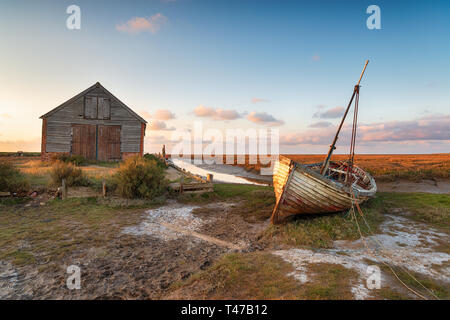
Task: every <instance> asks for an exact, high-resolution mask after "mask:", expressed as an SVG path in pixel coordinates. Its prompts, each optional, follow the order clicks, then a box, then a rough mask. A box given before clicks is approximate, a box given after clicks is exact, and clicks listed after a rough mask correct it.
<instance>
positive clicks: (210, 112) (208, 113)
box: [194, 105, 242, 120]
mask: <svg viewBox="0 0 450 320" xmlns="http://www.w3.org/2000/svg"><path fill="white" fill-rule="evenodd" d="M194 114H195V115H196V116H197V117H209V118H213V119H214V120H236V119H238V118H241V117H242V115H241V114H239V112H237V111H236V110H225V109H214V108H212V107H207V106H204V105H199V106H197V107H196V108H195V109H194Z"/></svg>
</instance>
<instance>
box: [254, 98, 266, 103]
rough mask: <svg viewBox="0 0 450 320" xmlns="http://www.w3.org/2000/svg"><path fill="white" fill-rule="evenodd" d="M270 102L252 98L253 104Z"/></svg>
mask: <svg viewBox="0 0 450 320" xmlns="http://www.w3.org/2000/svg"><path fill="white" fill-rule="evenodd" d="M260 102H269V100H267V99H264V98H252V103H260Z"/></svg>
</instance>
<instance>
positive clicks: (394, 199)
mask: <svg viewBox="0 0 450 320" xmlns="http://www.w3.org/2000/svg"><path fill="white" fill-rule="evenodd" d="M378 198H380V200H381V201H382V202H383V206H384V208H385V211H386V212H392V209H401V210H402V211H404V212H405V213H408V218H411V219H414V220H416V221H420V222H424V223H429V224H432V225H433V226H437V227H441V228H444V229H447V230H448V229H450V195H448V194H433V193H388V192H382V193H379V194H378Z"/></svg>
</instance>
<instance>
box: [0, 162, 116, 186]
mask: <svg viewBox="0 0 450 320" xmlns="http://www.w3.org/2000/svg"><path fill="white" fill-rule="evenodd" d="M0 160H4V161H8V162H12V163H13V164H14V165H15V166H16V167H17V168H18V169H19V170H20V171H21V172H22V173H24V174H25V175H26V176H27V177H28V179H29V180H30V183H31V185H32V186H47V185H48V184H49V182H50V172H51V170H52V168H53V163H52V162H48V161H41V160H40V157H31V156H30V157H14V156H3V157H0ZM80 169H81V170H82V171H83V173H84V174H85V175H86V176H87V177H88V178H90V179H96V180H102V179H108V178H109V177H111V176H112V175H113V174H114V173H116V171H117V165H115V164H113V166H110V165H109V164H108V166H101V165H96V164H92V165H87V166H81V167H80Z"/></svg>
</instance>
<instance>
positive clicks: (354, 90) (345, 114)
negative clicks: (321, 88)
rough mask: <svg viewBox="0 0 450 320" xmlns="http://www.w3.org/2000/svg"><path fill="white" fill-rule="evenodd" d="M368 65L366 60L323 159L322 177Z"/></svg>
mask: <svg viewBox="0 0 450 320" xmlns="http://www.w3.org/2000/svg"><path fill="white" fill-rule="evenodd" d="M368 63H369V60H366V64H365V65H364V68H363V71H362V72H361V76H360V77H359V80H358V83H357V84H356V86H355V88H354V89H353V94H352V97H351V99H350V102H349V103H348V106H347V109H346V110H345V113H344V116H343V117H342V120H341V124H340V125H339V128H338V130H337V132H336V135H335V136H334V140H333V143H332V144H331V146H330V150H329V151H328V154H327V158H326V159H325V162H324V163H323V165H322V169H320V174H322V175H324V174H325V173H326V172H327V169H328V165H329V164H330V159H331V155H332V154H333V151H334V149H336V142H337V139H338V136H339V132H341V128H342V125H343V124H344V121H345V117H347V113H348V110H350V107H351V105H352V103H353V99H354V98H355V95H356V93H359V83H360V82H361V79H362V77H363V75H364V71H366V67H367V64H368Z"/></svg>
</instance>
